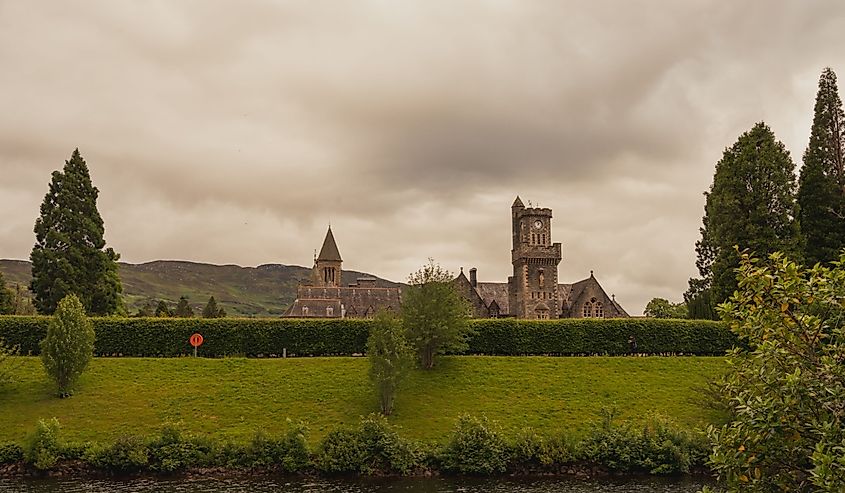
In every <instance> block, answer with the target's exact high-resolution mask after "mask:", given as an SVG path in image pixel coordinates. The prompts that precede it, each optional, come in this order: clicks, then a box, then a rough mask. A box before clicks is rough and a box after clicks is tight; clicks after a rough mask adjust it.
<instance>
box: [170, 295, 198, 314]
mask: <svg viewBox="0 0 845 493" xmlns="http://www.w3.org/2000/svg"><path fill="white" fill-rule="evenodd" d="M173 316H174V317H182V318H191V317H193V316H194V310H193V309H191V305H189V304H188V297H187V296H182V297H180V298H179V303H177V304H176V310H174V311H173Z"/></svg>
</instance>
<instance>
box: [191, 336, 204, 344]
mask: <svg viewBox="0 0 845 493" xmlns="http://www.w3.org/2000/svg"><path fill="white" fill-rule="evenodd" d="M190 343H191V346H194V347H199V346H201V345H202V336H201V335H200V334H194V335H192V336H191V339H190Z"/></svg>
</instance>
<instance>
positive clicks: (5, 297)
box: [0, 272, 15, 315]
mask: <svg viewBox="0 0 845 493" xmlns="http://www.w3.org/2000/svg"><path fill="white" fill-rule="evenodd" d="M13 299H14V294H13V293H12V290H10V289H9V288H8V287H6V280H5V279H4V278H3V273H2V272H0V315H14V314H15V308H14V304H13Z"/></svg>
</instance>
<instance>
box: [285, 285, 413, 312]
mask: <svg viewBox="0 0 845 493" xmlns="http://www.w3.org/2000/svg"><path fill="white" fill-rule="evenodd" d="M401 295H402V293H401V290H400V289H399V288H376V287H345V288H328V287H327V288H324V287H315V286H300V287H299V289H298V290H297V296H296V301H294V303H293V305H291V307H290V309H288V311H287V313H285V316H288V317H329V318H340V317H341V308H343V309H344V310H346V316H347V317H350V318H358V317H369V316H372V315H373V314H374V313H375V312H376V311H378V310H382V309H388V310H392V311H394V312H398V311H399V309H400V301H401ZM329 306H331V307H333V310H332V314H331V315H327V313H326V308H327V307H329ZM303 307H307V308H308V313H307V314H304V313H303V311H302V308H303Z"/></svg>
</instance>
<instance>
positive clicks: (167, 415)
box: [0, 356, 725, 442]
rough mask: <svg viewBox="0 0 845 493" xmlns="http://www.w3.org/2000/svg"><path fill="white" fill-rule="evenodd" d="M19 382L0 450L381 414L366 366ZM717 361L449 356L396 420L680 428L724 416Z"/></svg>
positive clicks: (219, 365)
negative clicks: (652, 421)
mask: <svg viewBox="0 0 845 493" xmlns="http://www.w3.org/2000/svg"><path fill="white" fill-rule="evenodd" d="M17 361H18V362H19V363H20V366H19V367H18V368H17V369H16V370H15V377H16V379H17V380H18V381H17V382H16V383H14V384H11V385H9V386H7V388H6V389H5V390H3V391H2V404H0V422H2V423H4V426H2V427H0V442H4V441H15V442H19V441H21V440H23V438H24V436H25V435H26V434H27V433H28V432H29V431H31V430H32V429H33V428H34V426H35V423H36V421H37V420H38V419H42V418H52V417H56V418H58V419H59V421H60V422H61V423H62V426H63V434H64V436H65V437H66V439H68V440H70V441H80V442H81V441H105V440H111V439H114V438H117V437H119V436H121V435H126V434H133V435H142V436H146V435H150V434H153V433H155V432H157V431H158V430H159V429H160V428H161V426H162V424H163V423H168V422H170V423H179V426H180V428H181V429H182V430H184V431H186V432H192V433H200V434H203V435H206V436H209V437H212V438H220V439H248V438H249V437H251V436H252V435H253V434H254V432H255V430H257V429H264V430H266V431H267V432H269V433H281V432H283V431H284V430H285V429H286V419H291V420H293V421H297V422H298V421H304V422H306V423H307V424H308V427H309V430H310V433H309V436H310V440H311V441H312V442H316V441H318V440H320V439H321V438H322V437H324V436H325V435H326V434H327V433H328V432H329V431H330V430H332V429H336V428H338V427H340V426H344V425H350V424H354V423H356V422H357V421H358V420H359V417H360V416H364V415H367V414H369V413H371V412H372V411H374V410H376V409H377V404H376V398H375V395H374V394H373V391H372V389H371V386H370V384H369V382H368V380H367V361H366V359H364V358H346V357H335V358H289V359H272V360H270V359H245V358H224V359H204V358H197V359H193V358H161V359H159V358H95V359H94V360H93V361H92V363H91V365H90V367H89V369H88V371H86V373H85V374H84V375H83V377H82V379H81V382H80V384H79V387H78V389H77V392H76V394H75V395H74V396H73V397H71V398H69V399H58V398H56V397H55V396H54V393H53V390H52V387H51V385H50V383H49V382H48V380H47V379H46V377H45V376H44V374H43V370H42V369H41V365H40V360H39V359H38V358H32V357H24V358H17ZM724 369H725V364H724V358H721V357H679V358H673V357H643V358H631V357H590V358H554V357H489V356H454V357H445V358H442V359H440V360H439V363H438V366H437V367H436V368H435V369H434V370H431V371H422V370H415V371H414V372H413V373H412V374H411V375H410V377H409V378H408V380H407V381H406V382H405V383H404V384H403V386H402V388H401V389H400V391H399V395H398V398H397V402H396V410H395V412H394V415H393V416H391V417H390V422H391V423H392V424H394V425H398V426H400V427H401V430H402V434H403V436H407V437H409V438H411V439H418V440H428V441H438V440H442V439H444V438H445V437H446V436H447V435H448V434H449V433H450V432H451V430H452V428H453V426H454V422H455V419H456V418H457V417H458V416H460V415H461V414H471V415H476V416H482V415H483V416H487V417H489V418H490V419H491V420H494V421H496V422H498V423H500V424H501V426H502V427H503V428H505V429H512V430H519V429H522V428H525V427H531V428H534V429H537V430H542V431H543V432H548V433H554V432H557V431H563V430H565V431H567V432H569V433H572V432H575V433H581V432H584V431H586V429H587V428H588V426H589V423H591V422H594V421H596V420H597V419H599V417H600V414H601V411H602V409H606V408H615V409H616V410H617V416H618V418H619V419H622V420H629V419H630V420H633V421H638V420H639V421H642V420H643V419H645V417H646V416H649V415H654V414H657V415H661V416H664V417H666V418H668V419H670V420H671V421H673V422H674V423H676V424H677V426H679V427H680V428H682V429H694V428H701V427H704V426H706V425H707V424H710V423H713V422H718V421H720V420H721V419H722V417H721V416H720V415H719V413H718V412H717V411H716V410H714V409H712V408H710V407H708V405H707V401H706V395H705V394H702V392H701V391H702V390H703V389H704V388H705V386H706V383H707V382H708V381H709V380H711V379H713V378H715V377H716V376H717V375H718V374H720V372H722V371H724Z"/></svg>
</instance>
